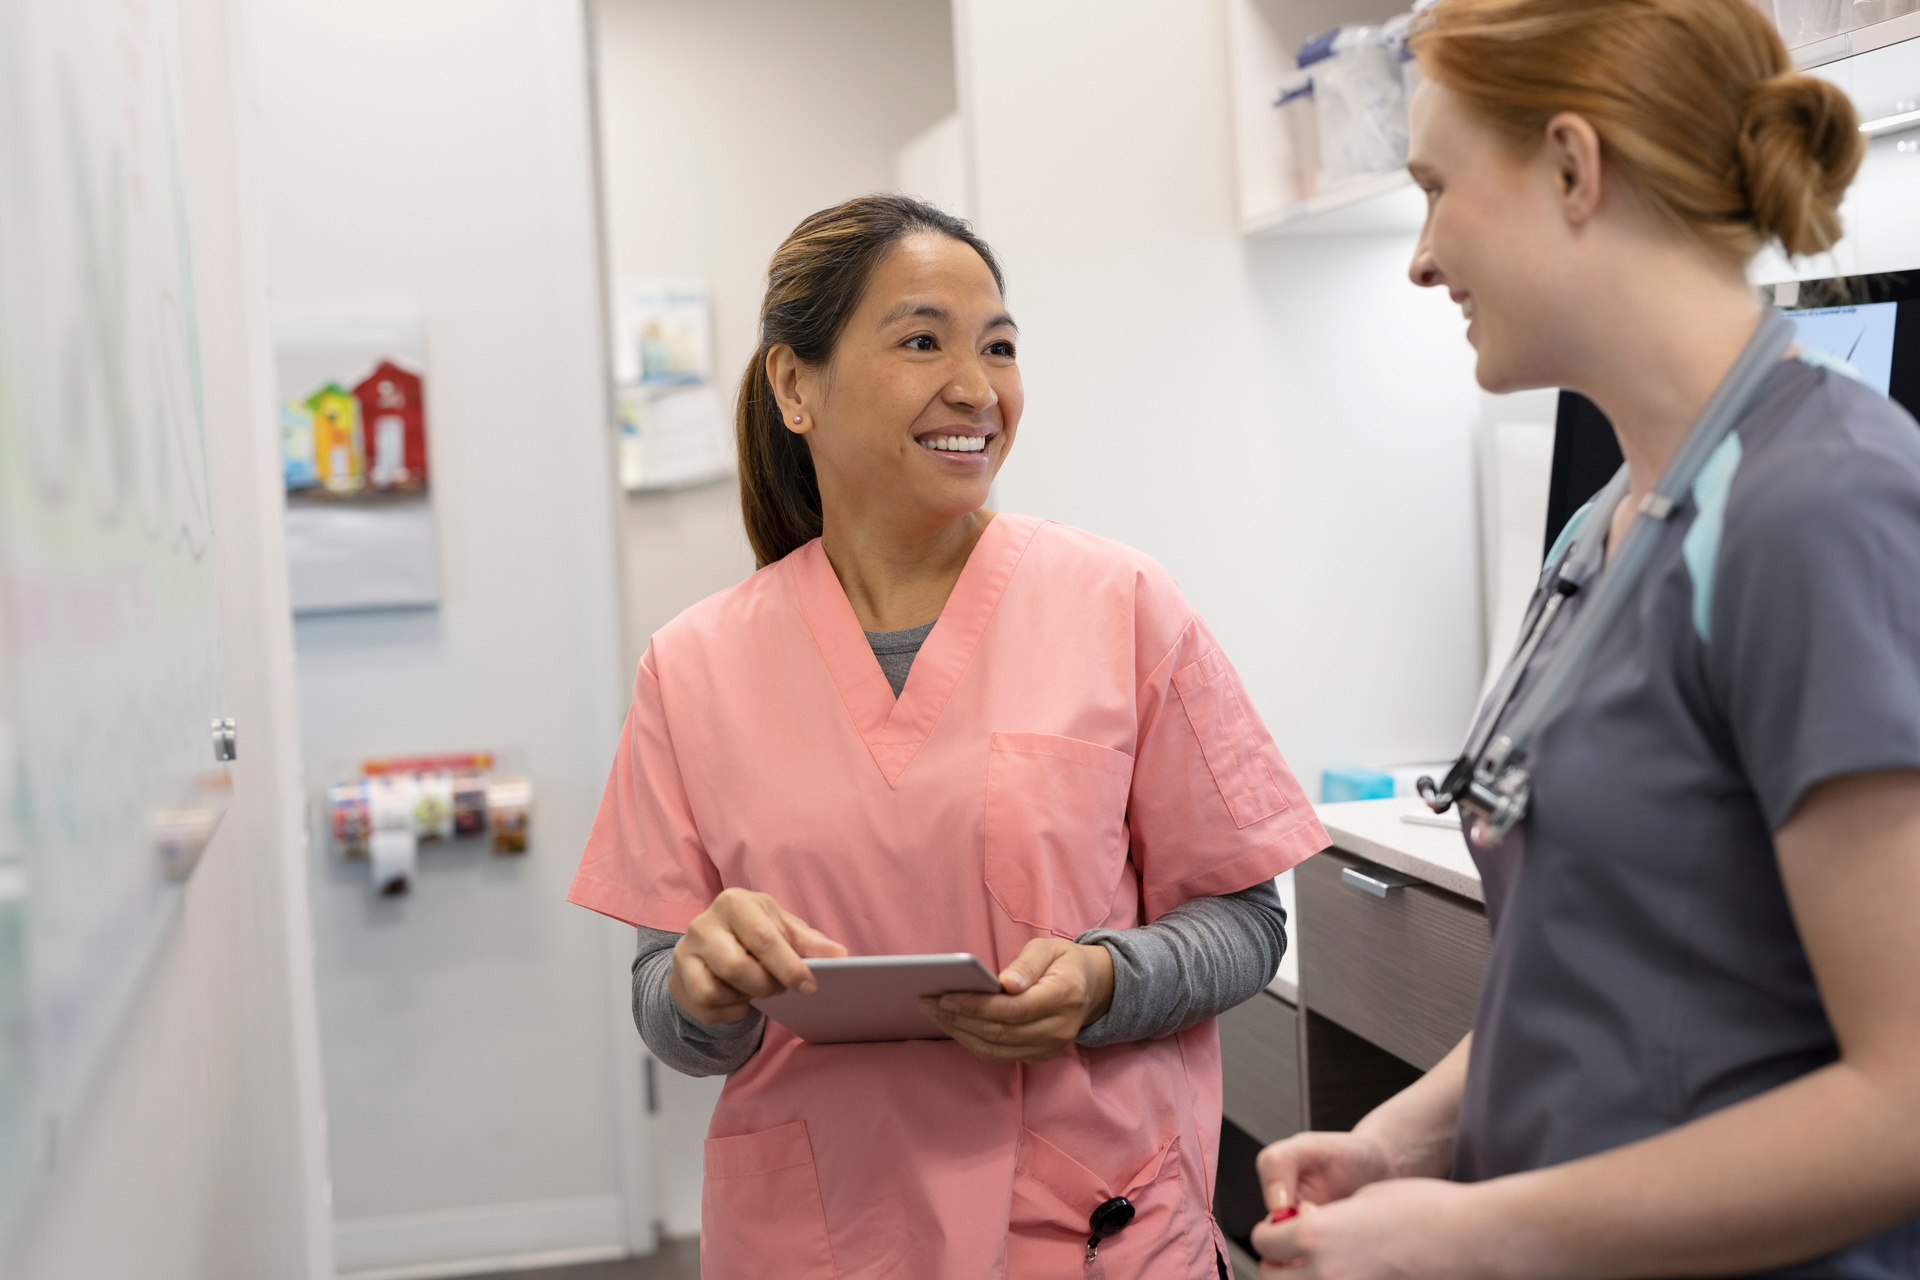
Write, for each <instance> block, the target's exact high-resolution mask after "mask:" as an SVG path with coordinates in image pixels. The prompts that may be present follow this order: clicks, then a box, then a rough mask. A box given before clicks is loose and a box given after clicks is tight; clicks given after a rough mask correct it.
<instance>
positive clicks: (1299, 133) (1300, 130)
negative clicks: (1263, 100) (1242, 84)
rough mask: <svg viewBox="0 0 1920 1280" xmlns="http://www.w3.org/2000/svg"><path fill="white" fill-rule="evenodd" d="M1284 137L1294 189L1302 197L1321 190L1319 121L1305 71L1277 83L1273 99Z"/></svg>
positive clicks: (1310, 77) (1304, 197)
mask: <svg viewBox="0 0 1920 1280" xmlns="http://www.w3.org/2000/svg"><path fill="white" fill-rule="evenodd" d="M1273 107H1274V110H1276V111H1278V112H1279V113H1280V127H1281V130H1282V132H1283V134H1284V136H1285V137H1286V140H1287V154H1286V158H1285V161H1284V163H1286V164H1287V165H1288V166H1289V170H1290V172H1291V173H1292V175H1293V186H1294V190H1295V191H1297V192H1298V193H1299V198H1300V199H1302V200H1309V199H1312V198H1313V197H1314V196H1315V195H1318V194H1319V192H1320V121H1319V118H1318V115H1317V113H1316V111H1315V109H1314V101H1313V77H1312V76H1310V75H1307V74H1305V73H1304V72H1303V73H1301V74H1299V75H1295V76H1290V77H1288V78H1287V79H1285V80H1283V81H1281V82H1280V96H1278V97H1277V98H1275V99H1274V100H1273Z"/></svg>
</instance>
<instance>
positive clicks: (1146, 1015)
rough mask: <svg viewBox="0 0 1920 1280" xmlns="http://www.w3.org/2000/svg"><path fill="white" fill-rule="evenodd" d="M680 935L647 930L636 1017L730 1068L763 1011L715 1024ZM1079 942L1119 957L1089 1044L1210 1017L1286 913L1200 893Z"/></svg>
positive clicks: (1248, 984)
mask: <svg viewBox="0 0 1920 1280" xmlns="http://www.w3.org/2000/svg"><path fill="white" fill-rule="evenodd" d="M680 936H681V935H679V934H677V933H668V932H665V931H663V930H659V929H642V930H640V949H639V955H638V956H636V957H635V959H634V962H633V1021H634V1025H635V1026H637V1027H638V1028H639V1029H640V1037H641V1039H643V1040H645V1041H646V1043H647V1048H648V1049H650V1050H651V1051H652V1052H653V1056H654V1057H656V1058H658V1059H659V1060H660V1061H661V1062H664V1063H665V1064H666V1065H667V1066H669V1067H672V1068H673V1069H674V1070H675V1071H679V1072H682V1073H684V1074H686V1075H690V1076H714V1075H727V1074H730V1073H732V1072H734V1071H738V1070H739V1069H740V1068H741V1067H743V1066H745V1065H746V1063H747V1059H749V1058H751V1057H752V1056H753V1055H754V1053H755V1052H756V1051H758V1050H759V1048H760V1039H761V1037H762V1035H764V1034H765V1032H766V1025H767V1018H766V1015H765V1014H763V1013H761V1012H760V1011H759V1010H758V1009H755V1010H753V1011H752V1012H750V1013H749V1014H748V1015H747V1016H746V1017H744V1018H741V1019H740V1020H739V1021H737V1022H723V1023H718V1024H714V1025H709V1024H707V1023H704V1022H700V1021H698V1020H696V1019H695V1018H693V1017H692V1016H691V1015H689V1014H688V1013H687V1012H686V1011H685V1010H684V1009H682V1008H681V1007H680V1006H679V1005H678V1004H677V1003H675V1001H674V999H673V996H672V994H671V993H670V992H669V991H668V990H667V980H668V979H669V978H670V977H671V976H672V974H673V947H674V944H675V943H677V942H679V941H680ZM1075 941H1076V942H1082V943H1097V944H1098V945H1100V946H1103V947H1105V948H1106V949H1107V950H1108V951H1109V952H1110V953H1111V954H1112V956H1113V1003H1112V1004H1111V1005H1110V1006H1108V1009H1107V1012H1106V1013H1105V1014H1104V1015H1103V1016H1101V1017H1100V1018H1098V1019H1096V1020H1095V1021H1093V1022H1090V1023H1088V1024H1087V1025H1086V1026H1084V1027H1082V1028H1081V1029H1080V1034H1079V1035H1078V1036H1077V1037H1075V1039H1076V1041H1077V1043H1079V1044H1080V1045H1082V1046H1083V1047H1085V1048H1089V1049H1095V1048H1099V1047H1100V1046H1102V1045H1109V1044H1121V1043H1124V1042H1126V1041H1129V1040H1157V1039H1159V1038H1161V1037H1163V1036H1170V1035H1172V1034H1173V1033H1175V1032H1176V1031H1184V1030H1186V1029H1187V1028H1188V1027H1191V1026H1194V1025H1196V1024H1197V1023H1201V1022H1204V1021H1206V1020H1207V1019H1208V1018H1211V1017H1214V1016H1216V1015H1217V1014H1220V1013H1222V1012H1224V1011H1225V1010H1228V1009H1231V1008H1233V1007H1234V1006H1235V1005H1237V1004H1239V1003H1241V1002H1242V1001H1244V1000H1248V999H1250V998H1252V996H1253V995H1254V993H1255V992H1257V991H1259V990H1260V988H1262V987H1264V986H1265V985H1266V984H1267V983H1268V982H1271V981H1272V980H1273V975H1274V973H1275V972H1276V971H1277V970H1278V969H1279V967H1280V957H1281V956H1282V955H1283V954H1284V953H1285V952H1286V949H1287V913H1286V909H1285V908H1284V907H1282V906H1281V905H1280V895H1279V893H1278V892H1277V891H1276V890H1275V889H1274V887H1273V884H1272V883H1271V882H1268V883H1265V884H1258V885H1255V886H1254V887H1253V888H1251V889H1243V890H1241V891H1240V892H1239V893H1231V894H1227V895H1225V896H1223V897H1218V898H1194V899H1193V900H1191V901H1189V902H1184V903H1182V904H1180V905H1179V906H1177V907H1175V908H1174V909H1173V910H1171V911H1169V912H1167V913H1166V914H1165V915H1163V916H1161V917H1160V918H1159V919H1158V920H1156V921H1154V922H1153V923H1152V924H1149V925H1142V926H1140V927H1139V928H1137V929H1094V930H1092V931H1090V932H1088V933H1083V934H1081V935H1080V936H1079V937H1078V938H1076V939H1075Z"/></svg>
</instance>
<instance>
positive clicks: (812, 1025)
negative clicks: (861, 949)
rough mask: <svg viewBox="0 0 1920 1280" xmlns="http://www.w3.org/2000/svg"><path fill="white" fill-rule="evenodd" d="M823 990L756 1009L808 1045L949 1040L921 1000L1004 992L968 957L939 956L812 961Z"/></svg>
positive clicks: (784, 996)
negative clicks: (955, 993) (922, 1008)
mask: <svg viewBox="0 0 1920 1280" xmlns="http://www.w3.org/2000/svg"><path fill="white" fill-rule="evenodd" d="M807 968H809V969H811V970H813V980H814V981H815V982H816V983H818V984H819V988H820V989H819V990H818V991H816V992H814V993H813V994H812V995H810V996H803V995H801V994H800V993H799V992H797V991H783V992H781V993H780V994H779V995H777V996H768V997H766V998H765V999H763V1000H755V1001H754V1002H753V1005H754V1007H755V1008H756V1009H759V1010H760V1011H761V1012H762V1013H765V1014H766V1015H767V1016H768V1017H769V1018H772V1019H773V1020H774V1021H775V1022H777V1023H779V1024H780V1025H781V1026H783V1027H785V1028H786V1029H787V1030H789V1031H791V1032H793V1034H795V1035H797V1036H799V1037H800V1038H801V1039H802V1040H805V1041H806V1042H807V1043H808V1044H862V1043H866V1042H870V1041H874V1040H945V1039H946V1038H947V1033H946V1032H944V1031H942V1030H941V1029H940V1028H939V1026H938V1025H937V1024H935V1023H934V1021H933V1020H932V1019H931V1018H929V1017H927V1015H926V1014H924V1013H922V1012H920V997H921V996H938V995H945V994H946V993H947V992H949V991H989V992H991V991H998V990H1000V979H999V978H998V977H996V976H994V973H993V971H992V970H991V969H988V968H987V966H986V965H984V964H981V963H980V961H979V959H978V958H976V957H974V956H972V955H969V954H967V953H966V952H964V951H954V952H949V953H948V954H946V955H937V956H847V957H845V958H843V959H837V960H809V961H807Z"/></svg>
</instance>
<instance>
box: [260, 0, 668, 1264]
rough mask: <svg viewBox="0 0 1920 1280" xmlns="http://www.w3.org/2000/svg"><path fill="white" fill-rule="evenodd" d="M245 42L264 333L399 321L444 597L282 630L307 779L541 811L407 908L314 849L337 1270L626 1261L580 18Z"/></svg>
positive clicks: (389, 23) (608, 679)
mask: <svg viewBox="0 0 1920 1280" xmlns="http://www.w3.org/2000/svg"><path fill="white" fill-rule="evenodd" d="M259 50H260V61H261V79H262V84H263V95H264V100H265V124H266V134H267V139H268V142H269V145H270V160H269V164H268V166H267V170H266V173H267V191H268V197H269V206H270V212H271V230H272V272H273V286H274V295H275V297H274V301H275V311H276V315H277V317H279V318H282V319H291V320H350V319H357V318H370V319H376V320H379V319H386V318H406V317H418V318H420V319H421V320H423V321H424V323H425V330H426V337H427V346H428V352H427V364H428V369H427V399H428V414H429V422H430V425H429V430H430V432H431V436H432V450H433V455H432V456H433V473H432V474H433V481H432V483H433V502H434V507H435V514H436V520H437V524H438V532H439V538H440V548H441V556H442V575H443V581H442V586H443V603H442V604H441V606H440V607H439V608H438V609H437V610H422V611H412V612H392V613H384V614H362V615H343V616H334V617H323V618H303V619H301V620H300V621H299V622H298V623H297V625H296V627H295V639H296V646H297V651H298V660H297V679H298V687H299V698H300V710H301V721H302V744H303V747H304V750H305V755H306V758H307V760H308V762H309V763H308V783H309V786H310V788H311V789H313V790H314V791H317V790H318V788H319V787H320V786H321V785H322V784H324V782H325V781H326V777H327V774H328V772H329V771H330V770H332V769H333V768H335V767H338V766H340V765H343V764H351V763H352V762H354V761H356V760H358V759H360V758H363V757H365V756H368V755H377V754H384V753H389V752H400V751H412V750H424V749H472V748H499V749H502V750H508V751H516V752H521V753H524V757H525V759H526V760H527V762H528V763H529V765H530V768H531V772H532V775H533V778H534V783H535V787H536V802H535V804H536V811H535V822H534V841H533V848H532V851H531V852H530V853H529V854H528V855H527V856H526V857H525V858H524V859H513V858H495V857H493V856H491V855H490V854H488V853H486V852H483V851H473V850H467V849H462V850H460V851H447V850H438V851H432V852H428V853H427V854H426V855H425V856H423V858H422V862H421V868H420V874H419V876H418V878H417V881H416V883H415V886H414V891H413V892H412V894H411V895H409V896H408V897H406V898H403V899H397V900H394V899H388V900H376V899H374V898H372V897H371V896H370V893H369V889H368V884H367V875H366V870H365V866H364V864H361V865H343V864H342V863H341V862H340V861H339V860H338V859H337V858H336V857H335V856H334V855H333V854H332V852H331V851H330V849H328V848H327V847H326V845H325V843H324V842H316V847H315V850H314V853H313V855H312V857H311V859H310V877H311V886H312V895H313V919H314V935H315V947H316V952H317V973H318V998H319V1007H320V1020H321V1040H322V1047H323V1052H324V1061H325V1076H326V1097H327V1105H328V1110H329V1119H330V1130H329V1134H330V1142H329V1147H330V1151H331V1156H332V1169H333V1180H334V1212H335V1216H336V1219H337V1220H338V1222H339V1233H338V1242H339V1248H340V1253H341V1256H340V1265H341V1268H342V1270H343V1271H349V1270H377V1269H379V1268H382V1267H396V1266H401V1265H413V1264H419V1265H426V1264H431V1263H434V1262H441V1261H446V1260H448V1259H457V1258H461V1257H467V1258H470V1259H484V1258H493V1259H495V1260H499V1259H502V1258H507V1257H519V1258H520V1259H521V1260H522V1261H525V1260H527V1259H528V1258H530V1257H532V1256H535V1255H539V1256H545V1257H548V1258H551V1259H555V1260H557V1259H558V1258H560V1257H563V1256H574V1257H583V1256H591V1255H595V1254H607V1253H612V1252H619V1251H620V1250H622V1249H623V1248H624V1247H625V1246H626V1244H628V1243H632V1242H638V1243H644V1242H645V1241H647V1240H650V1238H651V1224H650V1223H647V1222H638V1221H635V1220H634V1215H633V1214H632V1213H630V1212H629V1211H628V1210H629V1206H628V1204H627V1202H626V1199H625V1196H626V1193H627V1192H628V1191H629V1190H630V1189H631V1188H632V1186H633V1184H634V1175H633V1166H632V1165H631V1159H632V1157H633V1156H634V1152H633V1151H632V1150H630V1149H629V1148H631V1147H633V1146H634V1145H635V1144H636V1143H637V1142H638V1137H637V1128H636V1127H635V1126H633V1125H630V1124H626V1123H625V1122H624V1121H625V1118H626V1117H628V1116H629V1115H630V1113H631V1112H632V1110H633V1105H632V1104H633V1100H634V1098H636V1097H637V1095H638V1090H639V1087H640V1085H639V1069H638V1060H637V1055H634V1054H632V1053H631V1052H630V1051H628V1050H627V1047H626V1041H627V1032H626V1030H625V1028H624V1026H622V1025H621V1018H620V1014H619V1010H620V1008H621V1001H620V998H619V994H618V985H619V983H620V981H621V980H622V978H623V977H624V974H623V972H622V964H623V961H624V957H625V956H627V955H630V954H631V949H632V943H631V935H630V934H624V931H620V930H617V929H615V928H614V927H613V926H612V925H610V924H609V923H608V922H605V921H603V920H601V919H600V918H599V917H595V916H593V915H590V914H589V913H587V912H585V911H582V910H581V909H580V908H577V907H573V906H570V905H568V904H567V903H566V902H565V901H564V898H565V894H566V889H567V885H568V882H569V880H570V878H571V876H572V873H573V869H574V866H575V865H576V863H577V860H578V856H579V851H580V848H581V846H582V844H583V842H584V839H585V836H586V832H587V828H588V825H589V823H590V822H591V820H592V816H593V812H594V809H595V806H596V805H597V803H598V801H599V796H600V791H601V787H602V785H603V784H604V781H605V777H606V769H607V762H608V761H609V759H610V758H611V756H612V751H613V746H614V742H615V740H616V737H617V734H618V730H619V725H620V721H621V717H622V714H623V713H624V710H625V704H626V688H625V678H624V676H623V674H622V672H621V663H620V657H619V618H618V610H617V605H616V580H615V570H614V556H613V519H612V512H611V500H612V481H611V476H610V467H609V437H608V433H607V429H606V415H605V398H604V393H603V386H604V382H603V376H604V375H603V363H604V361H603V355H602V343H601V333H600V325H599V292H598V290H599V264H598V260H597V252H596V245H595V224H594V209H593V204H592V200H593V195H592V192H593V181H592V165H591V148H590V131H589V110H588V106H589V101H588V89H587V86H588V74H587V43H586V32H585V28H584V16H583V13H582V10H581V7H580V5H579V4H578V3H577V0H411V2H410V3H407V4H404V5H394V4H389V3H382V2H381V0H260V41H259ZM623 934H624V936H622V935H623ZM616 1037H618V1038H616ZM474 1265H476V1266H477V1265H480V1263H479V1262H475V1264H474Z"/></svg>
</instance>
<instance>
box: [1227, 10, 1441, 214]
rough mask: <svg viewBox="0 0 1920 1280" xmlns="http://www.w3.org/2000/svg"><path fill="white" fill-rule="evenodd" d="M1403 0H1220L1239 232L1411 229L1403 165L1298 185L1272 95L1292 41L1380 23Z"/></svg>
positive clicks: (1411, 197) (1413, 197) (1415, 210)
mask: <svg viewBox="0 0 1920 1280" xmlns="http://www.w3.org/2000/svg"><path fill="white" fill-rule="evenodd" d="M1410 2H1411V0H1226V6H1227V43H1228V82H1229V88H1230V91H1231V93H1232V95H1233V130H1234V160H1235V172H1236V177H1237V181H1238V197H1239V213H1240V230H1241V232H1242V233H1244V234H1246V235H1344V234H1351V233H1355V232H1414V231H1418V230H1419V229H1420V221H1421V217H1422V216H1423V213H1424V209H1425V204H1424V201H1423V200H1422V199H1421V196H1420V193H1419V192H1418V191H1417V190H1415V189H1414V188H1413V186H1412V184H1411V182H1410V181H1409V180H1408V178H1407V174H1406V171H1405V170H1403V169H1398V168H1396V169H1394V170H1392V171H1391V172H1387V173H1373V174H1366V175H1362V176H1359V177H1354V178H1350V179H1347V180H1345V181H1338V182H1328V183H1325V184H1315V183H1314V182H1312V181H1311V180H1308V181H1305V182H1303V181H1302V180H1301V177H1300V171H1301V169H1302V167H1303V166H1302V164H1301V156H1300V155H1299V152H1298V148H1297V146H1296V141H1295V137H1294V131H1293V130H1290V128H1289V122H1288V120H1287V119H1286V117H1285V114H1284V113H1283V112H1282V111H1280V110H1278V109H1276V107H1275V106H1274V100H1275V99H1276V98H1277V97H1278V96H1279V94H1280V88H1281V85H1282V84H1283V83H1284V82H1285V81H1287V80H1288V79H1289V78H1290V77H1292V76H1293V75H1294V74H1295V72H1296V67H1295V58H1296V56H1297V55H1298V53H1299V51H1300V47H1301V46H1302V45H1304V44H1306V42H1307V41H1309V40H1311V39H1313V38H1314V37H1315V36H1318V35H1321V34H1323V33H1325V32H1328V31H1331V30H1332V29H1334V28H1335V27H1340V26H1359V25H1367V24H1379V23H1383V22H1385V21H1386V20H1387V19H1389V18H1392V17H1394V16H1395V15H1397V14H1401V13H1405V12H1406V11H1407V9H1408V8H1409V7H1410Z"/></svg>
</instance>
